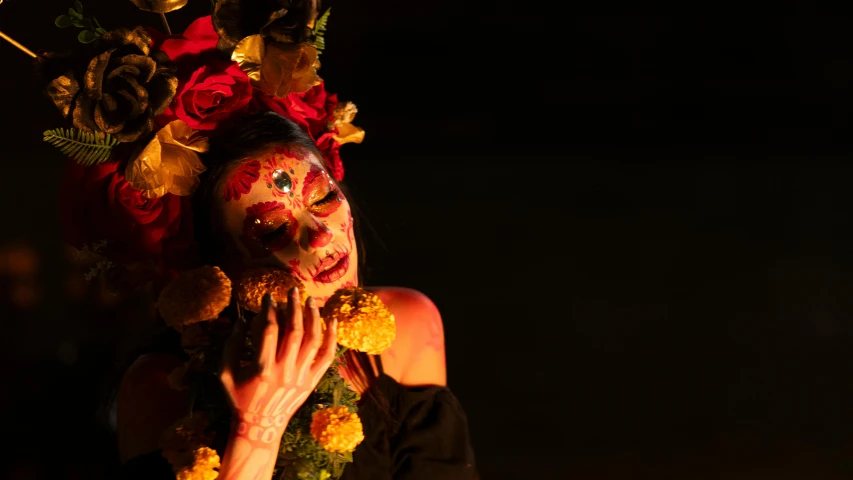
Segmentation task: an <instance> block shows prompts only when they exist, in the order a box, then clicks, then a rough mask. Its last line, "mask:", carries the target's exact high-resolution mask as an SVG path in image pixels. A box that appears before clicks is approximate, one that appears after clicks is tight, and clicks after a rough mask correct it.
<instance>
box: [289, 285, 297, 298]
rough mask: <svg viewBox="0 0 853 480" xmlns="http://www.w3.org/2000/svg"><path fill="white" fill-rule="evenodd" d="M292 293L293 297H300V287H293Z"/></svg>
mask: <svg viewBox="0 0 853 480" xmlns="http://www.w3.org/2000/svg"><path fill="white" fill-rule="evenodd" d="M290 294H291V295H292V296H293V297H295V298H299V287H293V288H291V289H290Z"/></svg>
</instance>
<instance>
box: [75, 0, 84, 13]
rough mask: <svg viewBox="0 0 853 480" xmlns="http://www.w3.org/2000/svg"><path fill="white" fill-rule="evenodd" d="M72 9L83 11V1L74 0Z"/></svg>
mask: <svg viewBox="0 0 853 480" xmlns="http://www.w3.org/2000/svg"><path fill="white" fill-rule="evenodd" d="M74 9H75V10H77V11H78V12H80V13H81V14H82V13H83V3H82V2H80V0H76V1H75V2H74Z"/></svg>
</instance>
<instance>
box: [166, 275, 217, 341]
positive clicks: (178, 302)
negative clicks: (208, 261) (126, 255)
mask: <svg viewBox="0 0 853 480" xmlns="http://www.w3.org/2000/svg"><path fill="white" fill-rule="evenodd" d="M229 303H231V280H229V279H228V277H227V276H225V274H224V273H222V270H220V269H219V267H210V266H204V267H200V268H196V269H194V270H186V271H184V272H181V273H180V274H179V275H178V276H177V277H175V279H174V280H172V281H171V282H169V284H168V285H166V287H165V288H164V289H163V291H162V292H160V298H159V299H158V300H157V308H158V309H159V310H160V315H161V316H162V317H163V320H165V321H166V323H167V324H168V325H170V326H172V327H175V328H180V327H182V326H184V325H190V324H193V323H196V322H202V321H205V320H212V319H214V318H216V317H218V316H219V314H220V313H222V310H225V307H227V306H228V304H229Z"/></svg>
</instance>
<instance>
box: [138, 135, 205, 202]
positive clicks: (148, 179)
mask: <svg viewBox="0 0 853 480" xmlns="http://www.w3.org/2000/svg"><path fill="white" fill-rule="evenodd" d="M207 149H208V141H207V137H205V136H203V135H201V134H200V133H199V132H197V131H196V130H193V129H192V128H190V127H189V126H188V125H187V124H186V123H184V122H183V121H181V120H175V121H173V122H171V123H169V124H168V125H166V126H165V127H163V128H161V129H160V131H158V132H157V135H155V136H154V138H152V139H151V141H150V142H148V145H146V146H145V148H143V149H142V152H141V153H140V154H139V155H137V156H136V158H134V159H133V160H132V161H131V162H130V163H128V165H127V169H126V170H125V173H124V176H125V179H126V180H127V181H128V183H130V185H131V186H132V187H133V188H135V189H137V190H139V191H141V192H142V194H143V195H145V196H146V197H148V198H157V197H162V196H163V195H165V194H167V193H171V194H174V195H180V196H186V195H190V194H192V193H193V191H195V189H196V187H198V183H199V180H198V176H199V175H200V174H201V173H202V172H204V170H205V168H204V165H203V164H202V163H201V159H200V158H199V156H198V152H202V153H203V152H206V151H207Z"/></svg>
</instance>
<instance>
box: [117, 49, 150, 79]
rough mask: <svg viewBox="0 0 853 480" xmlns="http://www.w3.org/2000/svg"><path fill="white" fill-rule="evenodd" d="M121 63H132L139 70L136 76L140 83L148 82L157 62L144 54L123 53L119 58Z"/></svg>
mask: <svg viewBox="0 0 853 480" xmlns="http://www.w3.org/2000/svg"><path fill="white" fill-rule="evenodd" d="M119 61H120V62H121V63H122V65H132V66H134V67H136V68H137V69H138V70H139V73H138V76H139V79H140V80H141V81H142V83H148V82H150V81H151V78H152V77H153V76H154V73H155V71H156V69H157V62H156V61H154V59H153V58H151V57H146V56H144V55H132V54H131V55H124V56H123V57H121V59H119Z"/></svg>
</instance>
